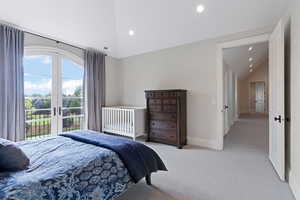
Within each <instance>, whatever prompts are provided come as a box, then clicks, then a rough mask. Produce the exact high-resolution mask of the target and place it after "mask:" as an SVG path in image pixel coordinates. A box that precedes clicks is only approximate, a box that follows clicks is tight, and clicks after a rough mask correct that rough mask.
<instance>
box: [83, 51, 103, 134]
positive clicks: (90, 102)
mask: <svg viewBox="0 0 300 200" xmlns="http://www.w3.org/2000/svg"><path fill="white" fill-rule="evenodd" d="M84 78H85V81H84V83H85V84H86V85H85V87H84V88H85V92H84V93H85V95H86V98H85V99H86V101H87V103H86V104H85V105H86V106H85V107H86V116H87V128H88V129H89V130H94V131H99V132H101V131H102V107H103V106H104V105H105V54H103V53H102V52H99V51H96V50H92V49H88V50H86V51H85V53H84Z"/></svg>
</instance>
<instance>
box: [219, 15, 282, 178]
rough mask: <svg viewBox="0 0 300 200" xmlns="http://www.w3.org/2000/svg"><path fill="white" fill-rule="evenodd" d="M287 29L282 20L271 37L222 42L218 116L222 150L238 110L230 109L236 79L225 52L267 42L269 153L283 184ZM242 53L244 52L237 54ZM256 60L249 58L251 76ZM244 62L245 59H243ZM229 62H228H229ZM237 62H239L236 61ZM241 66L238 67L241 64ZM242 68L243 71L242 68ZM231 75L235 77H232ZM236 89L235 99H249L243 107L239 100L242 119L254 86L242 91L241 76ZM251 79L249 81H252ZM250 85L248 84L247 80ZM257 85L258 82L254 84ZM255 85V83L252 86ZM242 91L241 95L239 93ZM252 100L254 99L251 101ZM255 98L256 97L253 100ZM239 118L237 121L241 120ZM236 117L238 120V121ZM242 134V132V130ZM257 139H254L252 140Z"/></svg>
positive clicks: (238, 112)
mask: <svg viewBox="0 0 300 200" xmlns="http://www.w3.org/2000/svg"><path fill="white" fill-rule="evenodd" d="M284 36H285V30H284V24H283V21H282V20H280V21H279V22H278V24H277V26H276V27H275V29H274V30H273V32H272V33H271V34H270V35H268V34H266V35H260V36H254V37H250V38H245V39H240V40H236V41H231V42H225V43H220V44H219V45H218V51H217V55H218V56H217V66H218V68H217V80H218V82H217V97H218V98H217V107H218V109H219V110H220V111H221V112H220V113H219V114H218V115H217V131H218V135H219V138H218V142H219V143H218V148H219V149H220V150H222V149H223V148H224V138H225V137H224V131H225V135H226V133H227V132H228V131H229V130H230V127H231V124H232V119H231V117H232V115H230V114H229V113H232V111H230V109H234V107H236V106H234V107H231V108H230V104H229V103H230V96H231V95H228V94H230V92H228V91H230V90H229V89H228V88H229V87H230V86H229V85H230V83H231V80H230V79H229V78H228V77H233V76H232V74H233V72H232V71H233V70H231V69H230V67H228V66H226V62H225V59H224V57H225V56H224V55H225V52H224V50H227V49H233V48H235V47H236V48H242V47H245V46H248V51H249V52H251V51H252V50H253V46H252V45H255V44H259V43H267V44H268V58H269V59H268V66H269V67H268V73H267V74H268V77H267V79H268V81H266V82H265V83H268V88H269V90H268V94H269V95H268V97H269V98H268V107H269V110H268V115H269V120H268V128H267V129H268V131H267V132H268V134H269V137H268V139H267V140H266V141H267V142H268V146H269V148H268V149H269V150H268V157H269V160H270V161H271V163H272V165H273V167H274V169H275V171H276V172H277V174H278V175H279V178H280V179H281V180H282V181H285V180H286V178H285V172H286V162H285V122H286V116H285V51H284V46H285V45H284V44H285V38H284ZM249 52H248V53H249ZM237 53H241V52H237ZM240 58H243V56H242V54H241V56H236V59H240ZM253 60H254V58H253V57H252V56H249V57H248V61H249V63H248V64H249V73H253V72H254V69H252V68H253V67H254V64H253V63H251V62H252V61H253ZM243 61H244V59H243ZM227 62H228V61H227ZM235 63H237V62H235ZM237 66H238V65H237ZM240 69H241V68H240ZM228 73H229V74H231V75H228ZM235 80H236V81H235V82H236V85H235V86H236V87H235V88H238V89H235V90H236V92H235V96H238V95H237V94H239V96H244V97H245V96H247V95H248V98H246V102H247V100H248V103H246V104H244V105H245V107H243V106H242V105H241V101H239V100H237V99H235V105H238V106H237V109H235V114H236V115H237V116H238V117H241V116H242V115H243V113H242V110H243V109H245V110H248V112H246V113H245V114H248V113H249V110H251V106H250V105H251V98H249V96H250V95H251V94H250V92H249V91H250V90H251V86H249V84H246V87H244V89H241V85H242V84H237V82H238V81H239V80H241V79H239V80H238V78H237V76H235ZM248 80H249V79H248ZM244 82H246V83H247V81H244ZM254 82H255V81H254ZM250 85H251V84H250ZM237 90H238V91H239V92H238V91H237ZM241 93H245V95H241ZM249 99H250V100H249ZM252 99H253V98H252ZM250 114H251V113H250ZM238 117H237V118H238ZM237 118H235V120H236V119H237ZM251 128H252V129H253V128H255V126H254V125H252V126H251V127H249V129H248V130H251ZM239 131H241V130H239ZM252 132H253V133H255V132H257V130H254V131H252ZM252 138H253V137H252Z"/></svg>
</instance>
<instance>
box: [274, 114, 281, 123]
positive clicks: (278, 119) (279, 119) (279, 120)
mask: <svg viewBox="0 0 300 200" xmlns="http://www.w3.org/2000/svg"><path fill="white" fill-rule="evenodd" d="M274 120H275V122H276V121H278V122H279V123H281V121H282V118H281V115H279V116H278V117H275V118H274Z"/></svg>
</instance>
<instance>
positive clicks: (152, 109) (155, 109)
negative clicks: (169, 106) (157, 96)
mask: <svg viewBox="0 0 300 200" xmlns="http://www.w3.org/2000/svg"><path fill="white" fill-rule="evenodd" d="M149 111H150V112H161V111H162V108H161V105H159V104H149Z"/></svg>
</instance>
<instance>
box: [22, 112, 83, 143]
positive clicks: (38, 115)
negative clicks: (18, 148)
mask: <svg viewBox="0 0 300 200" xmlns="http://www.w3.org/2000/svg"><path fill="white" fill-rule="evenodd" d="M72 109H73V110H75V109H77V110H81V109H82V108H81V107H78V108H64V109H63V113H66V112H65V111H66V110H68V111H70V110H72ZM77 113H78V112H77ZM25 116H26V120H25V124H26V139H27V140H29V139H37V138H42V137H49V136H52V135H56V133H53V132H52V131H51V128H52V119H51V109H32V110H26V111H25ZM83 125H84V115H82V114H76V112H68V114H67V115H66V116H63V117H62V132H67V131H73V130H80V129H82V128H83Z"/></svg>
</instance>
